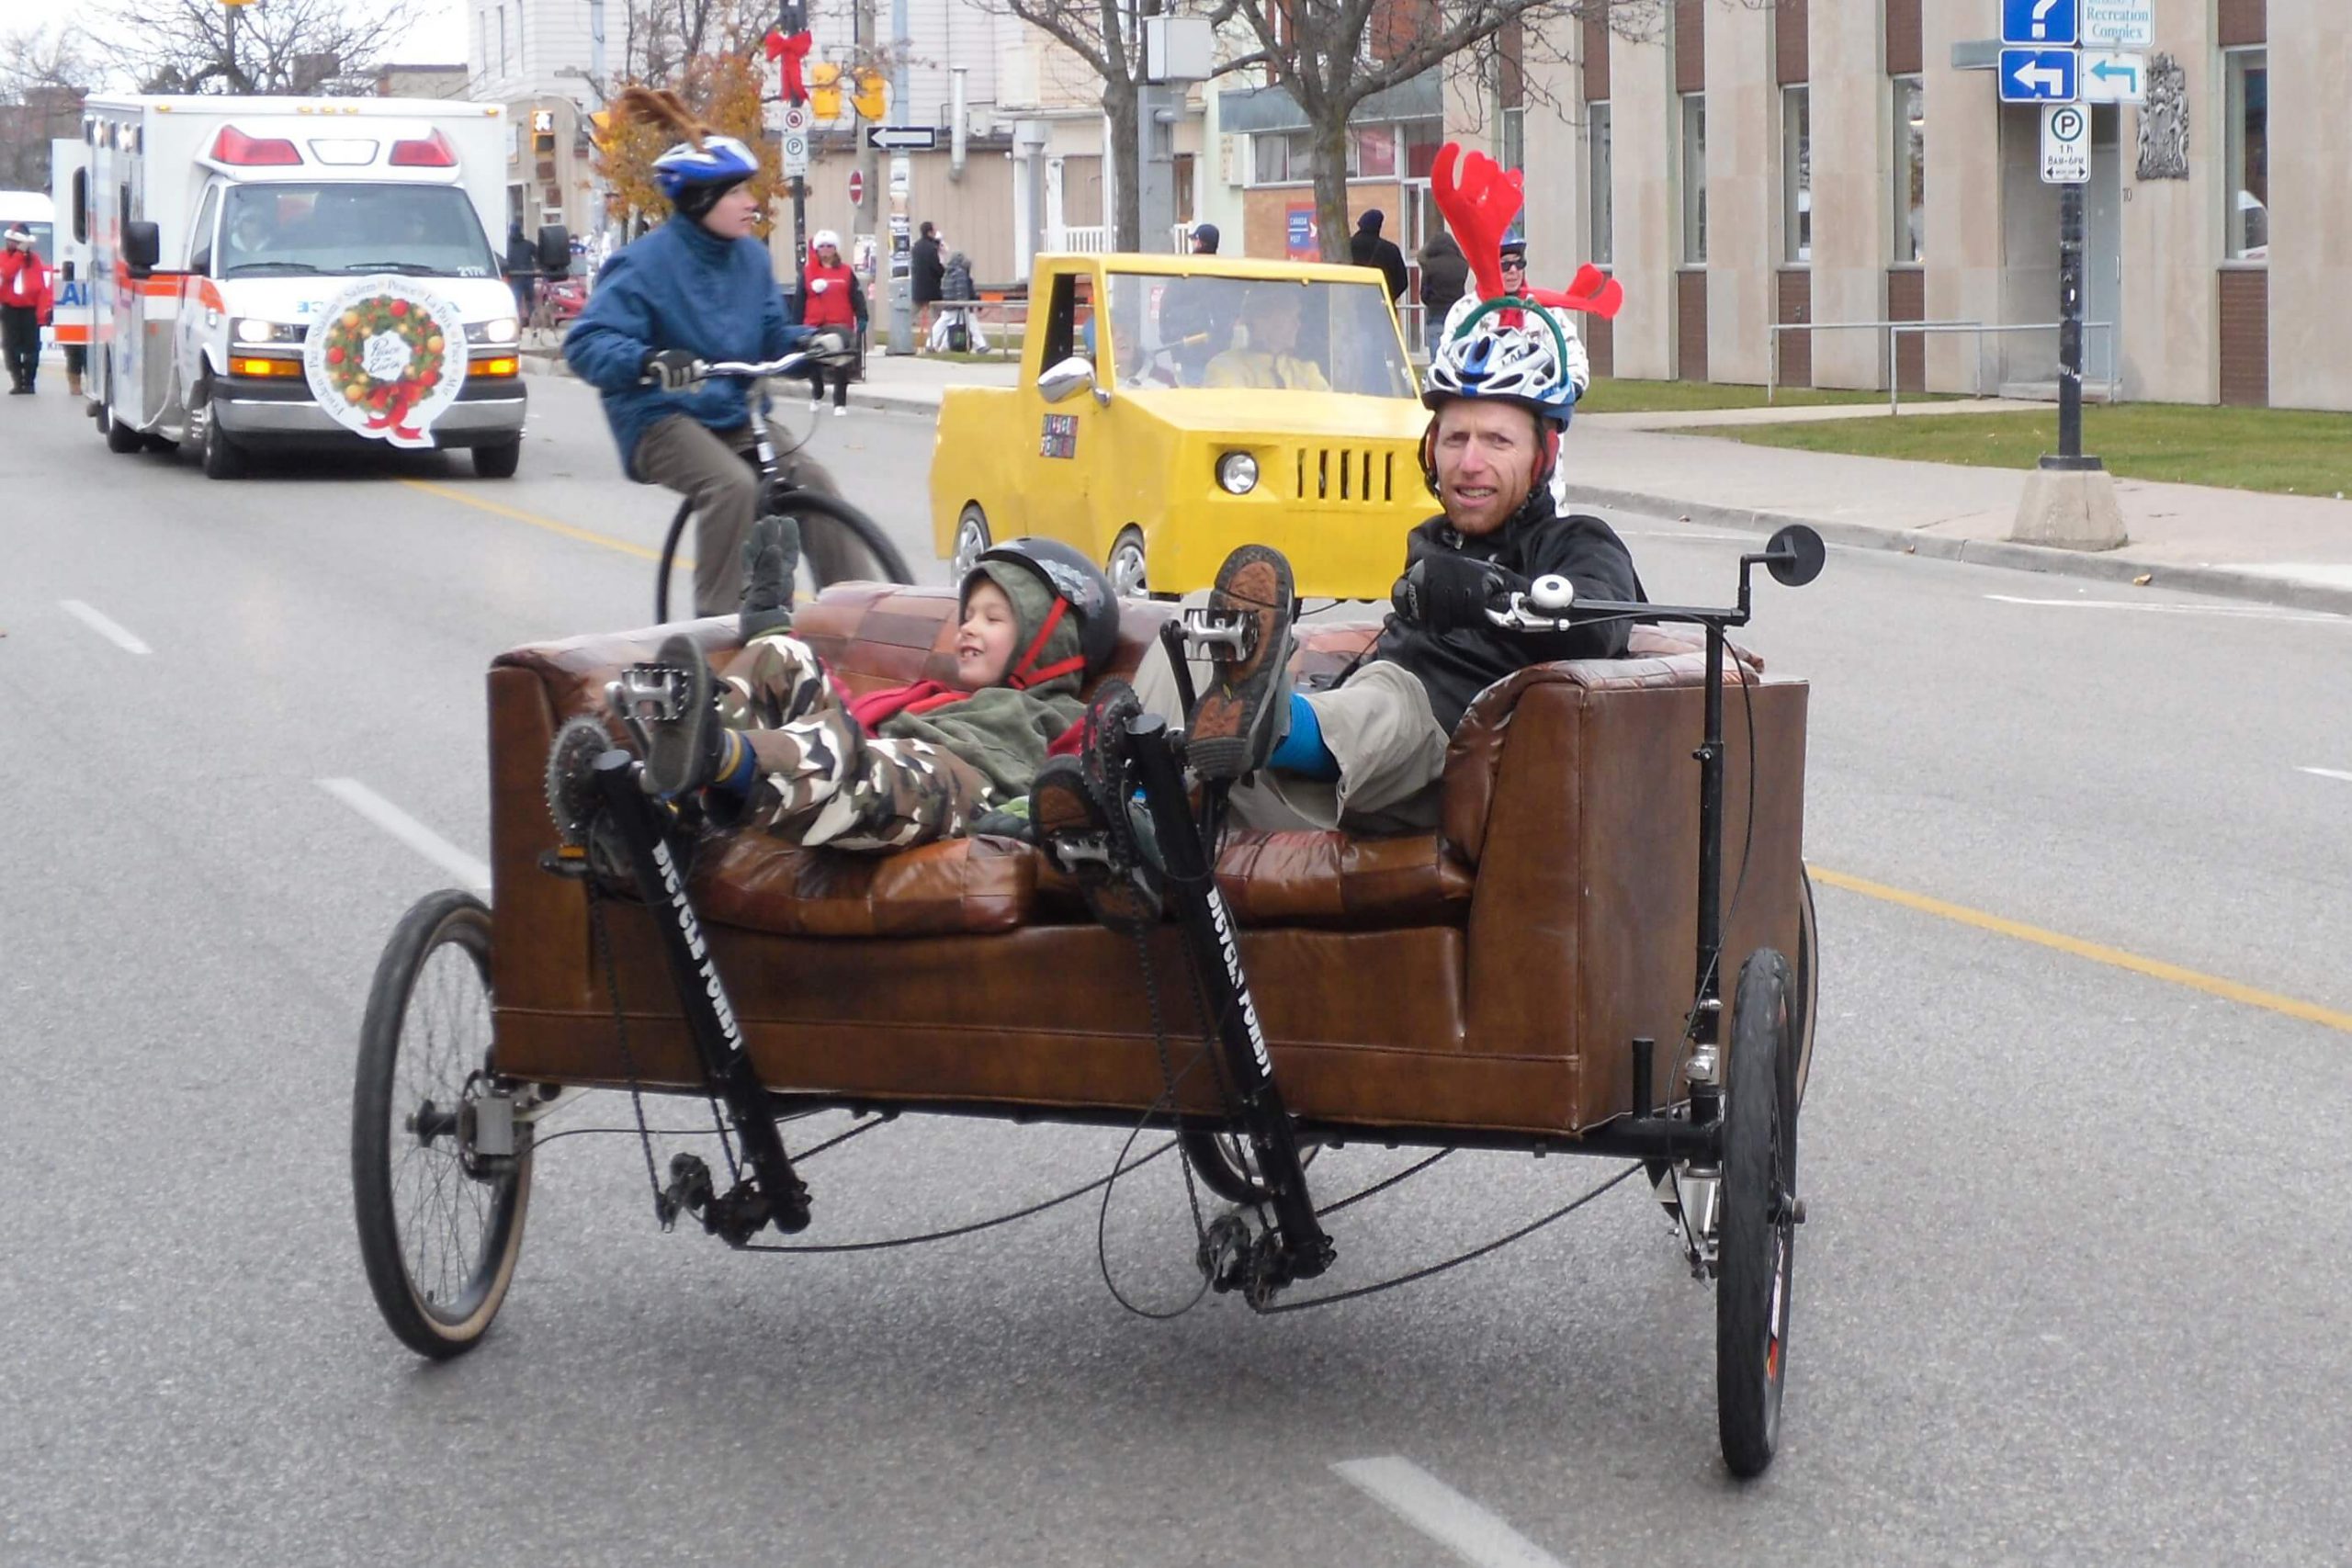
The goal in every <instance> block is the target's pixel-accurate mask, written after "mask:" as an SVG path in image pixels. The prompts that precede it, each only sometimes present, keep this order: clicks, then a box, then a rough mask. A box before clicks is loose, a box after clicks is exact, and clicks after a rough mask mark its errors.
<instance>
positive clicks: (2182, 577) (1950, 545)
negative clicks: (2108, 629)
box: [1568, 484, 2352, 615]
mask: <svg viewBox="0 0 2352 1568" xmlns="http://www.w3.org/2000/svg"><path fill="white" fill-rule="evenodd" d="M1568 494H1569V498H1570V499H1571V500H1572V501H1576V502H1581V503H1583V504H1586V505H1590V506H1596V507H1609V508H1614V509H1617V510H1621V511H1626V512H1639V513H1647V514H1648V515H1650V516H1653V517H1659V516H1663V517H1676V518H1680V519H1683V520H1685V521H1688V522H1691V523H1702V524H1706V525H1709V526H1712V527H1723V528H1738V529H1741V530H1743V531H1747V532H1753V533H1758V534H1770V532H1772V531H1773V530H1774V529H1776V528H1781V527H1784V526H1786V525H1789V524H1791V523H1802V524H1804V525H1805V526H1807V527H1809V528H1813V529H1815V530H1817V531H1818V532H1819V533H1820V535H1821V536H1822V537H1823V538H1824V539H1826V540H1827V541H1828V542H1829V543H1831V544H1834V545H1848V546H1851V547H1854V548H1857V549H1871V550H1892V551H1896V552H1899V553H1901V554H1904V555H1910V556H1920V557H1924V558H1928V559H1930V560H1957V561H1967V562H1970V563H1971V564H1973V565H1976V566H1997V567H2007V568H2008V569H2009V570H2014V571H2036V572H2041V573H2044V574H2046V575H2048V576H2052V577H2078V578H2088V579H2090V580H2092V581H2099V582H2121V583H2126V584H2134V585H2137V586H2140V587H2144V588H2168V589H2173V590H2176V591H2178V592H2188V593H2211V594H2214V595H2216V596H2218V597H2221V598H2227V599H2244V600H2248V601H2251V602H2253V603H2256V604H2276V605H2280V606H2283V607H2285V608H2289V609H2295V610H2316V611H2321V612H2324V613H2326V614H2329V615H2352V587H2344V588H2338V587H2335V586H2334V585H2332V584H2329V583H2324V582H2299V581H2294V580H2293V579H2290V578H2281V577H2268V576H2265V575H2263V574H2262V573H2259V572H2252V571H2237V570H2232V569H2230V568H2228V567H2218V566H2182V565H2180V564H2178V563H2177V562H2173V561H2159V560H2151V559H2149V558H2146V557H2144V556H2134V555H2133V554H2131V547H2130V546H2129V545H2126V546H2125V547H2123V548H2122V549H2120V550H2109V551H2102V552H2098V553H2096V554H2094V553H2091V552H2087V551H2082V550H2060V549H2052V548H2051V547H2048V546H2046V545H2013V544H2011V543H2009V542H2008V541H2007V540H2006V539H1952V538H1946V537H1943V536H1939V535H1934V534H1923V533H1920V532H1919V531H1918V530H1917V529H1912V528H1889V527H1881V526H1878V525H1872V524H1868V523H1845V522H1837V521H1832V520H1830V519H1827V518H1821V517H1801V516H1798V515H1796V514H1794V513H1781V512H1763V511H1758V510H1757V509H1755V508H1753V507H1745V506H1720V505H1716V504H1713V503H1712V502H1691V501H1677V500H1675V499H1673V498H1671V497H1668V496H1662V495H1650V494H1645V493H1643V492H1640V491H1622V490H1609V489H1605V488H1602V487H1600V486H1594V485H1574V484H1572V485H1570V486H1569V487H1568ZM2143 577H2144V578H2146V579H2147V580H2148V581H2146V582H2144V583H2143V582H2141V581H2140V579H2141V578H2143Z"/></svg>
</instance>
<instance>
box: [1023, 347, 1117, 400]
mask: <svg viewBox="0 0 2352 1568" xmlns="http://www.w3.org/2000/svg"><path fill="white" fill-rule="evenodd" d="M1080 388H1091V389H1093V392H1094V396H1095V400H1097V401H1098V402H1105V403H1107V402H1109V401H1110V400H1111V396H1110V394H1109V393H1107V392H1105V391H1103V389H1102V388H1100V387H1096V386H1095V385H1094V366H1093V364H1092V363H1091V361H1089V360H1088V359H1087V358H1086V356H1085V355H1080V354H1073V355H1070V356H1069V358H1068V359H1065V360H1062V361H1061V362H1060V363H1058V364H1056V365H1052V366H1049V367H1046V373H1045V374H1044V375H1042V376H1040V377H1038V378H1037V391H1038V394H1039V395H1040V396H1042V397H1043V398H1044V399H1045V400H1046V401H1047V402H1049V403H1058V402H1061V401H1063V400H1066V399H1068V398H1069V396H1070V395H1071V394H1072V393H1074V392H1076V391H1078V390H1079V389H1080Z"/></svg>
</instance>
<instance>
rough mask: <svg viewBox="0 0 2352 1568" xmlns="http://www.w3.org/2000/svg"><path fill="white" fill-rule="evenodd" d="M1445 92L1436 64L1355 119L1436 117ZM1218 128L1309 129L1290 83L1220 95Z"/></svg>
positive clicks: (1371, 100) (1368, 103)
mask: <svg viewBox="0 0 2352 1568" xmlns="http://www.w3.org/2000/svg"><path fill="white" fill-rule="evenodd" d="M1444 108H1445V105H1444V94H1443V88H1442V82H1441V79H1440V73H1439V72H1438V70H1437V69H1436V68H1435V67H1432V68H1430V70H1427V71H1424V72H1422V73H1420V74H1419V75H1418V76H1416V77H1414V78H1413V79H1412V80H1411V81H1409V82H1400V83H1398V84H1397V85H1396V86H1394V87H1388V88H1385V89H1383V90H1382V91H1380V92H1377V93H1374V94H1373V95H1372V96H1370V97H1368V98H1366V99H1365V100H1364V101H1363V103H1361V104H1358V105H1357V106H1356V109H1355V113H1353V114H1351V115H1350V116H1349V117H1348V118H1349V120H1350V121H1351V123H1364V122H1374V123H1376V122H1379V121H1384V120H1395V119H1435V118H1438V117H1439V116H1440V115H1441V114H1442V113H1443V112H1444ZM1216 118H1217V129H1218V130H1220V131H1223V132H1224V133H1225V134H1227V135H1228V136H1232V135H1238V134H1240V133H1242V132H1245V131H1261V130H1306V115H1305V114H1304V113H1302V112H1301V111H1300V109H1299V107H1298V101H1297V100H1296V99H1295V98H1293V97H1292V96H1290V89H1289V88H1287V87H1237V88H1234V89H1232V90H1230V91H1227V92H1222V93H1219V94H1218V95H1217V96H1216Z"/></svg>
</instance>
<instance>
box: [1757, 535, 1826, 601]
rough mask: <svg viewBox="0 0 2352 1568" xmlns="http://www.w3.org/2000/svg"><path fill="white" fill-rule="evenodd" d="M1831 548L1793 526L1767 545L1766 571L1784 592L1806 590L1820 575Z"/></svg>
mask: <svg viewBox="0 0 2352 1568" xmlns="http://www.w3.org/2000/svg"><path fill="white" fill-rule="evenodd" d="M1828 558H1829V547H1827V546H1826V545H1824V544H1823V543H1822V542H1821V536H1820V535H1819V534H1816V533H1815V532H1814V531H1813V530H1812V529H1810V528H1808V527H1806V526H1805V525H1804V524H1802V523H1792V524H1790V525H1788V526H1787V527H1785V528H1782V529H1781V530H1780V531H1779V532H1778V533H1776V534H1774V535H1773V536H1771V537H1770V539H1767V540H1766V541H1765V542H1764V570H1767V571H1769V572H1770V573H1771V574H1772V581H1775V582H1777V583H1779V584H1780V585H1781V587H1783V588H1803V587H1804V585H1805V584H1806V583H1808V582H1811V581H1813V580H1814V579H1815V578H1816V577H1819V576H1820V575H1821V568H1822V563H1823V562H1825V561H1826V560H1827V559H1828Z"/></svg>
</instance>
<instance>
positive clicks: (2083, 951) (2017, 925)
mask: <svg viewBox="0 0 2352 1568" xmlns="http://www.w3.org/2000/svg"><path fill="white" fill-rule="evenodd" d="M1806 869H1807V870H1809V871H1811V872H1812V873H1813V879H1814V880H1815V882H1818V883H1821V884H1822V885H1824V886H1829V887H1837V888H1842V889H1843V890H1845V891H1846V892H1849V893H1859V894H1860V895H1861V896H1862V897H1865V898H1877V899H1880V900H1882V901H1883V902H1885V903H1889V904H1900V905H1901V906H1902V907H1903V908H1906V909H1917V910H1918V911H1919V912H1920V913H1921V914H1923V915H1935V916H1939V917H1940V918H1941V919H1947V920H1957V921H1959V922H1960V923H1961V924H1962V925H1963V926H1974V927H1975V928H1976V929H1977V930H1978V931H1991V932H1993V933H1995V934H1996V935H1997V936H2006V937H2013V938H2015V939H2016V940H2017V941H2018V942H2032V943H2033V944H2035V945H2036V946H2038V947H2047V948H2051V949H2053V950H2055V951H2057V952H2059V953H2068V954H2071V955H2072V956H2074V957H2076V958H2086V959H2088V960H2090V961H2091V962H2092V963H2094V964H2108V965H2109V966H2110V967H2112V968H2116V969H2127V970H2130V971H2131V973H2132V974H2134V975H2145V976H2148V977H2149V978H2150V979H2152V980H2166V981H2170V982H2171V983H2172V984H2174V985H2176V986H2187V987H2188V988H2189V989H2190V990H2193V991H2202V992H2204V993H2205V994H2206V995H2207V996H2211V997H2220V998H2222V999H2223V1000H2225V1001H2233V1002H2240V1003H2243V1004H2244V1005H2245V1006H2247V1007H2256V1008H2261V1009H2263V1010H2266V1011H2268V1012H2276V1013H2284V1014H2285V1015H2286V1016H2287V1017H2289V1018H2298V1019H2301V1020H2302V1021H2304V1022H2306V1023H2316V1024H2319V1025H2321V1026H2322V1027H2324V1028H2327V1029H2336V1030H2341V1031H2343V1032H2345V1033H2346V1034H2352V1012H2338V1011H2336V1010H2335V1009H2334V1008H2324V1007H2321V1006H2320V1005H2319V1004H2318V1003H2316V1002H2306V1001H2299V1000H2297V999H2296V998H2293V997H2282V996H2280V995H2278V993H2277V992H2275V991H2263V990H2256V988H2255V987H2252V986H2242V985H2240V984H2239V983H2238V982H2237V981H2235V980H2224V979H2222V977H2221V976H2218V975H2206V974H2202V973H2200V972H2199V971H2198V970H2195V969H2184V968H2182V967H2181V966H2180V965H2179V964H2166V963H2165V962H2163V961H2162V960H2160V959H2154V958H2143V957H2141V956H2140V955H2139V954H2138V953H2126V952H2124V951H2123V950H2122V949H2121V948H2117V947H2107V946H2103V945H2101V944H2100V943H2098V942H2085V941H2083V940H2082V939H2081V938H2080V937H2071V936H2067V935H2065V934H2064V932H2062V931H2045V930H2043V929H2042V928H2041V927H2040V926H2029V925H2026V924H2024V923H2023V922H2021V921H2018V920H2010V919H2003V918H2002V917H2000V916H1999V915H1990V914H1986V913H1985V911H1984V910H1982V909H1972V908H1968V907H1966V906H1965V905H1962V904H1947V903H1945V902H1944V901H1943V900H1942V899H1940V898H1930V897H1928V896H1927V895H1925V894H1923V893H1908V892H1905V890H1904V889H1902V888H1900V887H1889V886H1886V885H1885V884H1884V883H1883V882H1868V881H1865V880H1863V879H1862V878H1861V877H1859V876H1849V875H1847V874H1845V873H1843V872H1839V871H1830V870H1828V869H1826V868H1825V867H1822V866H1818V865H1809V866H1807V867H1806Z"/></svg>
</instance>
